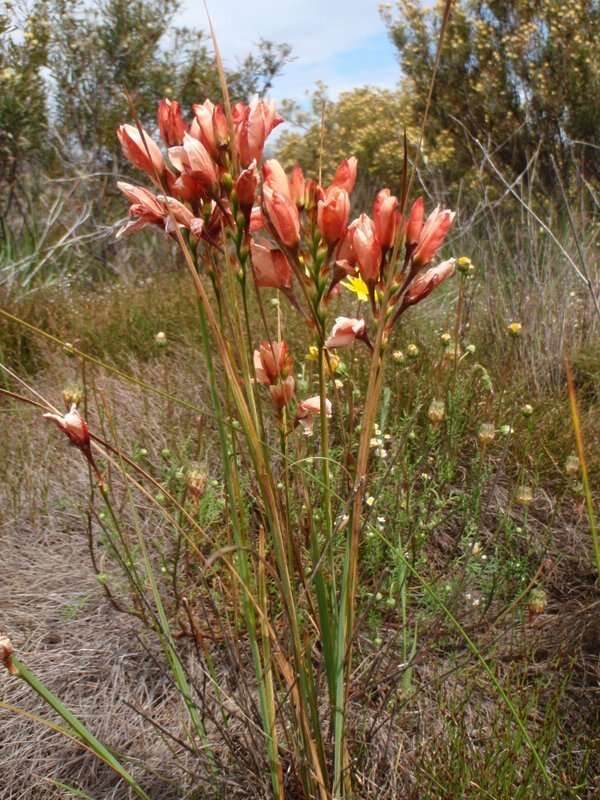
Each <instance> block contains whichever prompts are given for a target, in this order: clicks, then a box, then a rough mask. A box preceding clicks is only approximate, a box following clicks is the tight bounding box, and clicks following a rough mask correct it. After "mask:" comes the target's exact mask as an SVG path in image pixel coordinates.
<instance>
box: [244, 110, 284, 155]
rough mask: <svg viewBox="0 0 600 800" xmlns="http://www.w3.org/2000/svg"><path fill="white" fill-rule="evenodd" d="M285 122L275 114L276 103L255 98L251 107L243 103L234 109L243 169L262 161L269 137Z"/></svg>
mask: <svg viewBox="0 0 600 800" xmlns="http://www.w3.org/2000/svg"><path fill="white" fill-rule="evenodd" d="M281 122H283V117H280V116H279V115H278V114H277V113H276V112H275V103H274V102H273V101H272V100H270V101H266V100H259V99H258V98H257V97H255V98H254V99H253V100H252V102H251V103H250V105H249V106H244V105H242V104H241V103H238V104H236V106H235V107H234V124H235V125H236V128H237V130H236V143H237V150H238V155H239V158H240V163H241V165H242V167H246V166H248V164H250V162H252V161H256V162H258V161H260V158H261V156H262V152H263V148H264V146H265V141H266V140H267V137H268V136H269V134H270V133H271V131H272V130H273V128H275V127H276V126H277V125H279V124H280V123H281Z"/></svg>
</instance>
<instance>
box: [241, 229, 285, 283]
mask: <svg viewBox="0 0 600 800" xmlns="http://www.w3.org/2000/svg"><path fill="white" fill-rule="evenodd" d="M250 255H251V258H252V269H253V272H254V279H255V281H256V285H257V286H263V287H265V288H271V289H282V290H289V289H291V288H292V269H291V267H290V264H289V261H288V260H287V258H286V256H285V253H283V252H282V251H281V250H278V249H276V248H273V247H271V246H270V245H268V244H267V243H266V242H264V243H263V242H260V243H259V242H255V241H254V240H251V241H250Z"/></svg>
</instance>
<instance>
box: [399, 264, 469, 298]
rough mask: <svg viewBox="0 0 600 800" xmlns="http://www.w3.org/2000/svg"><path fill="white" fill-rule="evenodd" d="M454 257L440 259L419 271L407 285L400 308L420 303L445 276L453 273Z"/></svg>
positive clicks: (447, 276)
mask: <svg viewBox="0 0 600 800" xmlns="http://www.w3.org/2000/svg"><path fill="white" fill-rule="evenodd" d="M455 263H456V259H454V258H449V259H448V260H447V261H442V262H441V264H438V265H437V267H430V268H429V269H427V270H425V271H424V272H420V273H419V274H418V275H417V276H416V278H414V280H413V281H412V283H411V284H410V286H409V287H408V289H407V291H406V294H405V295H404V299H403V301H402V310H404V309H405V308H408V307H409V306H414V305H415V304H416V303H420V302H421V300H424V299H425V298H426V297H427V296H428V295H430V294H431V292H433V290H434V289H435V288H436V287H437V286H439V285H440V284H441V283H443V282H444V281H445V280H446V278H449V277H450V276H451V275H453V274H454V269H455Z"/></svg>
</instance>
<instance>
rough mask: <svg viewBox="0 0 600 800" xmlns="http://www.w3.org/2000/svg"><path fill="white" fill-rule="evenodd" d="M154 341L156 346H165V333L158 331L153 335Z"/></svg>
mask: <svg viewBox="0 0 600 800" xmlns="http://www.w3.org/2000/svg"><path fill="white" fill-rule="evenodd" d="M154 341H155V343H156V345H157V347H166V346H167V334H166V333H165V332H164V331H159V332H158V333H157V334H156V336H155V337H154Z"/></svg>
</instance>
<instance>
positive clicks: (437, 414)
mask: <svg viewBox="0 0 600 800" xmlns="http://www.w3.org/2000/svg"><path fill="white" fill-rule="evenodd" d="M445 416H446V405H445V403H444V401H443V400H432V401H431V405H430V406H429V411H428V412H427V418H428V419H429V422H431V424H432V425H433V426H434V427H437V426H438V425H441V423H442V422H443V421H444V417H445Z"/></svg>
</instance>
